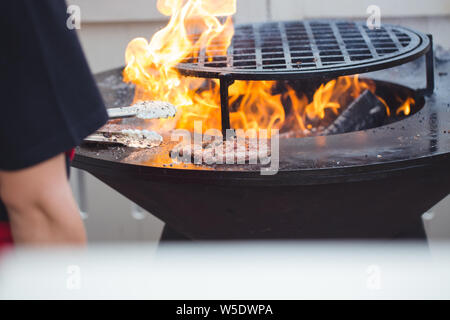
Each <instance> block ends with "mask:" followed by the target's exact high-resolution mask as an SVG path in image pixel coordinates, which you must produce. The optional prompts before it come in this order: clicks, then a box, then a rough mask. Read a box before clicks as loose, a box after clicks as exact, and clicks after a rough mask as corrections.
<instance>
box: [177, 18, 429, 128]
mask: <svg viewBox="0 0 450 320" xmlns="http://www.w3.org/2000/svg"><path fill="white" fill-rule="evenodd" d="M197 37H198V35H197V36H196V35H193V36H192V39H193V40H198V38H197ZM432 46H433V45H432V37H431V36H426V35H424V34H421V33H419V32H416V31H412V30H409V29H407V28H404V27H400V26H392V25H384V26H383V27H381V28H379V29H373V30H370V29H369V28H368V27H367V26H366V25H365V24H364V23H358V22H345V21H302V22H275V23H259V24H247V25H241V26H238V27H236V28H235V35H234V37H233V40H232V43H231V45H230V46H229V48H228V50H227V55H226V56H224V55H220V53H222V52H223V51H224V50H225V49H226V48H223V47H221V44H220V42H216V43H215V42H213V43H212V44H211V45H210V46H209V47H208V48H206V49H205V50H201V51H200V54H199V56H198V57H188V58H186V59H185V60H184V61H182V63H180V64H179V65H178V70H179V71H180V72H181V73H182V74H184V75H186V76H194V77H202V78H218V79H220V89H221V110H222V131H223V133H224V136H225V132H226V129H230V120H229V105H228V87H229V86H230V85H231V84H233V82H234V80H299V79H306V80H307V81H316V82H317V83H324V82H325V81H326V80H327V79H330V78H333V77H337V76H344V75H352V74H358V73H366V72H369V71H376V70H381V69H386V68H390V67H394V66H397V65H400V64H403V63H406V62H408V61H412V60H414V59H417V58H418V57H420V56H422V55H424V54H426V55H427V58H426V79H427V86H426V88H424V89H418V90H417V93H418V94H419V95H430V94H432V93H433V90H434V67H433V50H432ZM218 54H219V55H218Z"/></svg>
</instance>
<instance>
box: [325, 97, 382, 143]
mask: <svg viewBox="0 0 450 320" xmlns="http://www.w3.org/2000/svg"><path fill="white" fill-rule="evenodd" d="M386 117H387V113H386V107H385V105H384V104H383V103H382V102H381V101H380V100H379V99H378V98H377V97H376V96H375V95H374V94H373V93H372V92H370V91H369V90H365V91H364V92H363V93H362V94H361V95H360V96H359V97H358V98H356V100H354V101H353V102H352V103H351V104H350V105H349V106H348V107H347V109H345V111H344V112H342V113H341V114H340V115H339V116H338V117H337V118H336V120H335V121H334V122H333V123H332V124H331V125H330V126H328V128H326V129H325V130H324V131H323V132H321V133H320V135H322V136H325V135H332V134H340V133H346V132H352V131H359V130H367V129H371V128H375V127H378V126H380V125H382V124H383V122H384V120H385V119H386Z"/></svg>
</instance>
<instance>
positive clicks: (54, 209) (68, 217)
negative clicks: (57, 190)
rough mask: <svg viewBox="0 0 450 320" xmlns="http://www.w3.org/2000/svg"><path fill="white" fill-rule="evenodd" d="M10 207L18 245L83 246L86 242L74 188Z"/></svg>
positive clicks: (10, 215) (13, 231)
mask: <svg viewBox="0 0 450 320" xmlns="http://www.w3.org/2000/svg"><path fill="white" fill-rule="evenodd" d="M66 192H67V191H65V192H63V193H66ZM7 210H8V213H9V217H10V222H11V231H12V234H13V237H14V241H15V243H16V244H22V245H52V244H58V245H83V244H84V243H85V242H86V235H85V232H84V227H83V224H82V221H81V219H80V217H79V213H78V208H77V207H76V205H75V203H74V201H73V198H72V195H71V194H70V190H69V194H54V195H52V196H50V198H47V199H40V201H39V202H35V203H28V204H27V203H25V204H24V205H21V206H19V207H7Z"/></svg>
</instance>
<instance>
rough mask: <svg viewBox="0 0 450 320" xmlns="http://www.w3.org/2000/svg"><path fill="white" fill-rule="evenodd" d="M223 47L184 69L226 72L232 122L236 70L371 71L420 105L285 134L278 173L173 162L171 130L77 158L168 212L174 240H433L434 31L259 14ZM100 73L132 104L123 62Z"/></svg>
mask: <svg viewBox="0 0 450 320" xmlns="http://www.w3.org/2000/svg"><path fill="white" fill-rule="evenodd" d="M192 37H193V39H195V37H196V35H192ZM216 52H217V53H219V52H223V48H221V47H220V44H219V43H214V42H213V43H211V45H210V47H208V48H206V49H205V50H202V51H200V54H199V56H198V57H187V58H186V59H185V60H184V61H182V63H180V64H179V65H178V66H177V68H178V70H179V72H180V73H181V74H183V75H185V76H195V77H203V78H218V79H220V86H221V87H220V89H221V90H220V92H221V109H222V113H221V114H222V130H223V131H225V130H226V129H228V128H230V121H229V109H230V107H231V106H229V105H228V104H229V103H228V87H229V86H230V85H231V83H233V81H234V80H253V81H258V80H278V81H280V82H282V81H293V80H295V82H294V83H295V85H296V86H298V87H299V89H301V88H305V87H308V88H309V87H311V83H313V85H312V87H314V86H315V85H316V84H320V83H323V82H325V81H327V80H328V79H332V78H335V77H337V76H342V75H352V74H359V73H367V74H365V77H367V78H370V79H372V80H373V81H375V83H376V88H377V89H376V90H377V95H380V96H381V97H383V98H384V99H385V100H386V101H389V100H390V99H391V100H392V97H393V96H398V95H399V96H402V95H403V96H413V97H414V99H415V101H416V103H415V104H414V106H413V110H412V112H411V115H409V116H408V117H406V116H405V117H396V116H393V117H391V118H390V119H386V120H385V121H384V122H383V125H381V126H379V127H376V128H370V129H369V130H364V131H356V132H350V133H346V134H338V135H330V136H316V137H307V138H286V139H281V140H280V155H279V157H280V171H279V173H278V174H276V175H274V176H262V175H260V169H261V165H250V164H241V165H219V166H217V165H216V166H207V165H189V164H182V163H178V164H176V163H173V162H172V159H171V158H170V155H169V153H170V150H171V149H172V148H173V146H174V143H172V142H170V141H169V140H170V139H168V137H167V136H166V137H165V139H164V143H163V144H162V145H161V146H159V147H156V148H153V149H149V150H148V149H145V150H144V149H134V148H128V147H122V146H102V145H83V146H81V147H79V148H78V149H77V153H76V157H75V160H74V163H73V165H74V166H75V167H77V168H80V169H84V170H86V171H88V172H90V173H92V174H93V175H94V176H96V177H98V178H99V179H100V180H102V181H104V182H105V183H106V184H108V185H109V186H111V187H113V188H114V189H116V190H117V191H119V192H120V193H122V194H123V195H125V196H126V197H128V198H129V199H131V200H133V201H134V202H136V203H137V204H139V205H140V206H142V207H144V208H145V209H147V210H149V211H150V212H152V213H153V214H154V215H156V216H157V217H159V218H160V219H161V220H163V221H164V222H166V225H167V227H166V230H165V233H164V237H165V238H169V237H171V238H175V237H179V238H188V239H207V240H213V239H330V238H333V239H352V238H353V239H354V238H364V239H394V238H402V239H405V238H407V239H424V238H425V233H424V229H423V225H422V221H421V214H423V213H424V212H425V211H426V210H428V209H429V208H430V207H432V206H433V205H434V204H435V203H437V202H438V201H439V200H441V199H443V198H444V197H445V196H446V195H448V193H449V190H450V179H449V178H450V171H449V170H448V165H449V164H450V134H449V132H450V127H449V123H450V93H449V92H448V90H446V88H448V87H449V85H450V79H449V77H448V72H449V71H450V62H448V61H438V62H437V65H436V70H437V73H438V79H437V86H436V90H435V82H434V81H435V67H434V55H433V50H432V37H431V36H427V35H424V34H421V33H420V32H417V31H414V30H410V29H407V28H404V27H400V26H391V25H383V26H382V28H381V29H375V30H370V29H368V28H367V27H366V26H365V25H364V24H363V23H355V22H345V21H342V22H341V21H300V22H276V23H263V24H249V25H240V26H237V27H236V28H235V35H234V37H233V40H232V44H231V46H230V47H229V48H228V50H227V55H226V56H225V55H219V54H217V55H216V54H215V53H216ZM423 55H425V59H418V58H420V57H421V56H423ZM407 62H408V63H407ZM393 67H395V68H393ZM368 72H370V73H368ZM386 79H389V81H386ZM97 82H98V85H99V88H100V89H101V91H102V94H103V97H104V99H105V101H106V104H107V106H108V107H123V106H127V105H130V104H131V103H132V99H133V95H134V88H133V86H131V85H128V84H125V83H123V82H122V76H121V69H116V70H111V71H107V72H104V73H101V74H99V75H97ZM423 83H426V85H424V84H423ZM434 91H436V92H434ZM433 92H434V94H433ZM175 235H176V236H175Z"/></svg>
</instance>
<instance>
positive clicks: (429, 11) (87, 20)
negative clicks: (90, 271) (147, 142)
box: [68, 0, 450, 246]
mask: <svg viewBox="0 0 450 320" xmlns="http://www.w3.org/2000/svg"><path fill="white" fill-rule="evenodd" d="M212 1H213V0H212ZM68 3H69V4H76V5H78V6H80V8H81V19H82V25H81V29H80V30H78V32H79V36H80V39H81V42H82V45H83V47H84V50H85V53H86V55H87V58H88V61H89V64H90V66H91V69H92V71H93V72H94V73H97V72H101V71H105V70H108V69H112V68H116V67H119V66H122V65H124V52H125V48H126V46H127V44H128V42H129V41H130V40H132V39H133V38H135V37H144V38H150V37H151V36H152V35H153V34H154V33H155V32H156V31H157V30H159V29H160V28H162V27H163V26H165V24H166V23H167V17H165V16H163V15H161V14H160V13H159V12H158V11H157V9H156V0H126V1H125V0H69V1H68ZM237 4H238V10H237V14H236V16H235V21H236V23H244V22H256V21H268V20H299V19H309V18H342V19H347V20H366V19H367V16H368V15H367V13H366V10H367V7H368V6H369V5H373V4H375V5H378V6H379V7H380V9H381V22H382V23H393V24H401V25H403V26H409V27H412V28H414V29H417V30H419V31H422V32H425V33H431V34H433V37H434V41H435V44H438V45H441V46H443V47H444V48H450V34H449V30H450V1H448V0H428V1H423V0H397V1H390V0H376V1H374V0H370V1H366V0H358V1H355V0H339V1H336V0H321V1H317V0H237ZM71 184H72V187H73V190H74V194H75V197H76V199H77V201H78V203H79V206H80V209H81V211H82V213H83V216H84V221H85V224H86V228H87V232H88V238H89V241H90V242H91V243H96V242H102V243H105V242H106V243H110V242H140V241H142V242H147V243H153V244H154V245H155V246H156V244H157V243H158V241H159V238H160V236H161V231H162V228H163V223H162V222H161V221H160V220H159V219H157V218H156V217H154V216H153V215H151V213H148V212H146V211H144V210H142V209H141V208H139V207H137V206H136V205H134V204H133V203H131V202H130V201H129V200H127V199H126V198H125V197H123V196H122V195H120V194H119V193H117V192H115V191H114V190H112V189H111V188H109V187H107V186H106V185H105V184H103V183H102V182H100V181H99V180H97V179H96V178H94V177H93V176H91V175H89V174H88V173H85V172H82V171H79V170H76V169H73V172H72V177H71ZM417 187H418V188H420V186H417ZM149 196H151V195H149ZM393 214H395V213H393ZM423 219H424V223H425V229H426V232H427V235H428V237H429V239H430V242H431V245H433V243H434V242H437V240H439V239H450V197H449V196H448V197H447V198H446V199H445V200H443V201H442V202H441V203H439V204H438V205H436V206H435V207H434V208H432V209H430V210H429V211H428V212H426V213H424V216H423ZM387 223H388V222H387Z"/></svg>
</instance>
